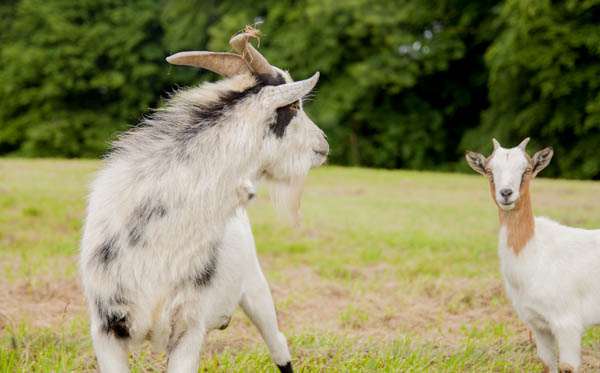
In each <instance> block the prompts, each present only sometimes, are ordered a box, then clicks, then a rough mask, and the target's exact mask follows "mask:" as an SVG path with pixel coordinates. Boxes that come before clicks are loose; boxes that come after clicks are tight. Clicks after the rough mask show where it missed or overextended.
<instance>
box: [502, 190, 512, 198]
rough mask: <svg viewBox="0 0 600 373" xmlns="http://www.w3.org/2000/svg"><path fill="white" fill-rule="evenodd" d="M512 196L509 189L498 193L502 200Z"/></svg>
mask: <svg viewBox="0 0 600 373" xmlns="http://www.w3.org/2000/svg"><path fill="white" fill-rule="evenodd" d="M512 194H513V191H512V190H510V189H502V190H501V191H500V195H501V196H502V197H504V198H507V197H510V196H511V195H512Z"/></svg>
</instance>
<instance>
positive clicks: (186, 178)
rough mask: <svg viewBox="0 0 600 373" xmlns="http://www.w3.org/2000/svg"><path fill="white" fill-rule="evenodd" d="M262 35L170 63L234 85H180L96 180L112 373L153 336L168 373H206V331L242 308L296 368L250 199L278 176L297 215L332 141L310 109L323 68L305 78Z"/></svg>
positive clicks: (97, 281) (102, 352)
mask: <svg viewBox="0 0 600 373" xmlns="http://www.w3.org/2000/svg"><path fill="white" fill-rule="evenodd" d="M253 37H256V32H255V31H248V32H245V33H242V34H240V35H237V36H236V37H234V38H232V39H231V41H230V44H231V46H232V47H233V48H234V49H235V50H236V51H237V52H238V53H240V54H239V55H238V54H232V53H214V52H181V53H177V54H175V55H173V56H171V57H169V58H167V61H168V62H170V63H172V64H179V65H191V66H198V67H202V68H206V69H209V70H211V71H214V72H216V73H219V74H221V75H222V76H224V77H226V79H224V80H222V81H219V82H217V83H205V84H202V85H201V86H199V87H196V88H191V89H184V90H181V91H179V92H176V93H175V94H174V95H173V96H172V97H171V98H170V99H169V100H168V102H167V103H166V105H165V106H164V107H163V108H161V109H158V110H156V111H155V112H154V113H153V114H152V115H150V116H149V117H147V118H144V119H143V120H142V123H141V125H140V126H138V127H137V128H134V129H132V130H130V131H128V132H126V133H124V134H123V135H122V136H121V137H120V138H119V139H118V140H117V141H116V142H115V143H114V146H113V149H112V151H111V152H110V154H109V156H108V157H107V159H106V164H105V166H104V168H103V169H102V170H101V171H100V172H99V174H98V175H97V177H96V179H95V181H94V182H93V184H92V188H91V189H92V190H91V194H90V197H89V205H88V209H87V217H86V221H85V227H84V232H83V239H82V243H81V263H80V266H81V271H82V275H83V284H84V289H85V294H86V296H87V298H88V301H89V304H90V310H91V334H92V339H93V342H94V348H95V352H96V355H97V358H98V363H99V366H100V369H101V370H102V371H103V372H111V373H114V372H126V371H128V359H127V356H128V347H129V346H130V345H131V344H135V343H139V342H141V341H143V340H150V341H152V343H153V344H154V345H155V346H157V347H158V348H159V349H166V351H167V352H168V357H169V362H168V370H169V372H196V371H197V369H198V365H199V359H200V349H201V346H202V341H203V339H204V337H205V335H206V334H207V333H208V332H209V331H211V330H213V329H219V328H221V329H222V328H225V327H226V326H227V324H228V322H229V320H230V317H231V315H232V313H233V312H234V310H235V309H236V307H237V306H238V304H239V305H241V306H242V309H243V310H244V312H245V313H246V314H247V315H248V317H249V318H250V320H251V321H252V322H253V323H254V325H256V327H257V328H258V330H259V331H260V333H261V335H262V337H263V339H264V340H265V342H266V344H267V347H268V348H269V351H270V353H271V356H272V358H273V360H274V362H275V363H276V364H277V365H278V366H279V368H280V370H281V371H282V372H291V371H292V365H291V359H290V354H289V351H288V346H287V342H286V338H285V337H284V336H283V334H282V333H280V332H279V329H278V326H277V319H276V315H275V308H274V305H273V300H272V298H271V294H270V291H269V287H268V285H267V282H266V280H265V278H264V276H263V273H262V271H261V269H260V265H259V263H258V259H257V257H256V248H255V245H254V239H253V236H252V232H251V229H250V223H249V221H248V216H247V215H246V211H245V209H244V207H243V206H244V205H245V204H246V203H247V201H248V200H250V199H252V198H253V197H254V194H255V188H256V185H258V183H259V182H260V181H261V180H263V179H267V180H271V181H273V182H275V183H276V185H278V188H279V189H280V190H284V191H286V192H287V196H288V197H289V198H288V208H289V209H290V210H291V212H292V213H293V214H296V215H297V214H298V210H299V200H300V196H301V191H302V185H303V183H304V179H305V176H306V174H307V172H308V171H309V169H311V168H313V167H317V166H319V165H321V164H322V163H323V162H324V161H325V159H326V157H327V154H328V152H329V145H328V143H327V138H326V136H325V135H324V133H323V132H322V131H321V130H320V129H319V128H318V127H317V126H316V125H315V124H314V123H313V122H312V121H311V120H310V119H309V118H308V117H307V116H306V114H305V113H304V111H303V110H302V98H303V97H304V96H305V95H306V94H308V93H309V92H310V91H311V90H312V89H313V87H314V86H315V84H316V83H317V80H318V78H319V74H318V73H316V74H315V75H313V76H312V77H311V78H310V79H307V80H303V81H299V82H293V81H292V79H291V77H290V75H289V74H288V73H287V72H284V71H282V70H280V69H278V68H276V67H274V66H271V65H270V64H269V63H268V62H267V61H266V60H265V59H264V57H263V56H262V55H260V54H259V53H258V51H257V50H256V49H255V48H254V47H253V46H252V45H251V44H250V42H249V40H250V39H251V38H253Z"/></svg>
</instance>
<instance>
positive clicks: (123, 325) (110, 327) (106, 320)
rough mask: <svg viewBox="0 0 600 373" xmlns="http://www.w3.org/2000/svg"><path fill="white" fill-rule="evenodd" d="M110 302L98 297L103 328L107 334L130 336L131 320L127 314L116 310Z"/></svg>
mask: <svg viewBox="0 0 600 373" xmlns="http://www.w3.org/2000/svg"><path fill="white" fill-rule="evenodd" d="M108 303H109V304H105V303H104V302H103V301H102V300H101V299H100V298H97V299H96V309H97V311H98V315H99V316H100V322H101V323H102V324H101V325H102V330H103V331H104V332H105V333H106V334H111V333H112V334H113V335H114V336H115V337H116V338H120V339H124V338H129V337H131V335H130V334H129V320H128V319H127V314H125V313H124V312H122V311H120V310H115V309H113V308H112V307H111V305H110V302H108Z"/></svg>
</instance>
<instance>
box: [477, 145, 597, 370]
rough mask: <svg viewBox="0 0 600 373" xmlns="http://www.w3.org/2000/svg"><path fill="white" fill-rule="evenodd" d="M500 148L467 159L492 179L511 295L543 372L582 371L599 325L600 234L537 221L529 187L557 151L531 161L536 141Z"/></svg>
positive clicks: (502, 259) (537, 155) (502, 257)
mask: <svg viewBox="0 0 600 373" xmlns="http://www.w3.org/2000/svg"><path fill="white" fill-rule="evenodd" d="M493 142H494V152H493V153H492V154H491V155H490V156H489V157H487V158H486V157H484V156H483V155H481V154H479V153H474V152H467V153H466V159H467V162H468V163H469V165H470V166H471V168H473V169H474V170H475V171H477V172H479V173H480V174H482V175H484V176H486V177H487V178H488V179H489V181H490V186H491V190H492V198H493V199H494V202H496V205H497V206H498V215H499V218H500V231H499V236H498V255H499V257H500V265H501V271H502V276H503V277H504V283H505V286H506V293H507V295H508V298H509V299H510V300H511V302H512V304H513V307H514V308H515V310H516V311H517V314H518V315H519V318H520V319H521V320H522V321H523V322H524V323H525V324H527V325H528V326H529V327H530V328H531V329H532V330H533V333H534V334H535V339H536V343H537V349H538V356H539V358H540V360H541V361H542V364H543V365H544V371H545V372H557V369H559V370H560V371H561V372H576V371H577V370H578V369H579V366H580V365H581V335H582V333H583V331H584V330H585V329H586V328H588V327H590V326H592V325H598V324H600V230H585V229H579V228H571V227H567V226H564V225H561V224H559V223H557V222H554V221H552V220H550V219H548V218H544V217H534V215H533V209H532V207H531V197H530V193H529V183H530V182H531V180H533V178H535V176H536V175H537V174H538V173H539V172H540V171H542V170H543V169H544V168H545V167H546V166H547V165H548V164H549V163H550V160H551V159H552V155H553V150H552V148H545V149H542V150H540V151H538V152H537V153H535V155H534V156H533V157H529V155H527V153H526V152H525V147H526V145H527V143H528V142H529V138H527V139H525V140H523V142H521V144H520V145H519V146H517V147H515V148H512V149H504V148H503V147H501V146H500V144H499V143H498V142H497V141H496V140H495V139H494V140H493ZM557 347H558V351H557ZM557 352H558V354H557Z"/></svg>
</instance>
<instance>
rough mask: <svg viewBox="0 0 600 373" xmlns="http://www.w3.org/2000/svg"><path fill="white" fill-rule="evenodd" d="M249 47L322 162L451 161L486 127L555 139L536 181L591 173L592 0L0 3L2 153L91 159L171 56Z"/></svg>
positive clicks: (487, 140)
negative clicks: (296, 82) (283, 92)
mask: <svg viewBox="0 0 600 373" xmlns="http://www.w3.org/2000/svg"><path fill="white" fill-rule="evenodd" d="M260 21H264V23H263V24H262V25H261V26H259V28H260V29H261V30H262V31H263V37H262V38H261V40H260V50H261V52H262V53H263V54H264V55H265V56H266V57H267V58H268V59H269V61H270V62H271V63H272V64H274V65H276V66H279V67H282V68H285V69H289V71H290V72H291V74H292V75H293V77H294V78H295V79H303V78H306V77H308V76H310V75H311V74H312V73H313V72H314V71H316V70H319V71H320V72H321V80H320V82H319V85H318V86H317V92H316V95H315V100H314V102H309V103H308V104H307V105H306V110H307V111H308V112H309V115H311V117H312V118H313V120H314V121H315V122H316V123H317V124H318V125H319V126H321V127H322V128H323V129H324V130H325V132H326V133H327V134H328V136H329V139H330V143H331V147H332V153H331V160H330V162H331V163H336V164H343V165H360V166H367V167H384V168H412V169H436V170H447V171H455V170H459V171H464V170H466V166H465V163H464V161H463V159H462V154H463V152H464V151H465V150H466V149H471V150H477V151H482V152H484V153H486V154H487V153H489V152H490V151H491V137H492V136H494V137H496V138H497V139H498V140H499V141H500V142H501V143H503V144H504V145H505V146H514V145H516V144H517V143H518V142H519V141H520V140H521V139H522V138H524V137H527V136H531V137H532V143H531V145H530V148H531V149H532V150H533V149H535V148H539V147H541V146H547V145H552V146H554V148H555V151H556V159H555V161H554V162H553V163H552V164H551V166H550V167H549V168H548V171H545V172H544V174H545V175H546V176H555V177H568V178H594V179H598V178H600V155H598V151H597V149H599V148H600V131H599V129H600V59H599V57H600V0H569V1H550V0H504V1H498V0H480V1H476V2H474V1H460V0H455V1H452V0H440V1H430V0H418V1H417V0H404V1H396V0H394V1H382V0H347V1H340V0H296V1H292V0H287V1H286V0H276V1H275V0H267V1H261V2H257V1H248V0H221V1H217V0H203V1H189V0H169V1H167V0H159V1H152V0H129V1H117V0H94V1H92V0H80V1H68V0H17V1H14V0H13V1H10V0H9V1H7V2H6V1H5V2H3V3H2V4H0V29H2V33H0V154H8V155H17V156H52V157H98V156H99V155H101V154H102V153H103V152H105V151H106V150H107V148H108V142H109V141H110V139H112V138H114V135H115V133H116V132H117V131H120V130H123V129H126V128H128V127H129V126H132V125H135V124H136V122H137V121H138V120H139V118H140V116H141V115H143V114H146V113H148V112H149V111H150V109H151V108H153V107H157V106H159V105H160V104H161V102H160V98H161V97H166V96H167V95H168V93H169V92H170V91H172V89H173V88H174V87H176V86H177V85H180V86H186V85H192V84H198V83H199V82H201V81H204V80H215V79H218V77H217V76H216V75H215V74H213V73H210V72H205V71H201V70H196V69H192V68H187V67H178V66H170V65H168V64H167V63H166V62H165V60H164V58H165V57H166V56H167V55H169V54H171V53H174V52H177V51H181V50H214V51H229V50H230V48H229V46H228V44H227V42H228V40H229V38H230V37H231V36H232V35H233V34H235V33H236V32H238V31H240V29H241V27H243V25H246V24H252V23H254V22H260Z"/></svg>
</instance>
